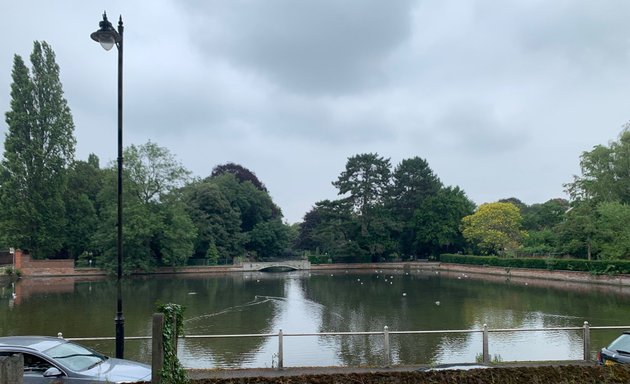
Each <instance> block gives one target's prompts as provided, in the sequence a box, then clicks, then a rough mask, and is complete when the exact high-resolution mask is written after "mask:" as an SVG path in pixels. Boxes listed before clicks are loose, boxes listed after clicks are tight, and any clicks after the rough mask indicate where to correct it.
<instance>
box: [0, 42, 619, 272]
mask: <svg viewBox="0 0 630 384" xmlns="http://www.w3.org/2000/svg"><path fill="white" fill-rule="evenodd" d="M30 61H31V68H29V67H27V65H26V64H25V62H24V60H23V59H22V58H21V57H20V56H19V55H15V56H14V63H13V71H12V84H11V104H10V110H9V111H8V112H6V123H7V127H8V131H7V133H6V137H5V141H4V153H3V158H2V161H1V163H0V246H2V247H5V248H8V247H18V248H21V249H23V250H26V251H28V252H29V253H31V255H33V257H35V258H73V259H75V260H77V262H78V263H79V264H85V265H89V264H92V263H96V264H98V265H100V266H102V267H103V268H113V265H114V262H115V259H116V257H115V253H116V202H117V199H116V193H117V190H116V168H115V166H114V164H109V165H108V166H105V167H101V165H100V164H99V159H98V157H97V156H96V155H93V154H92V155H90V156H89V157H88V159H87V160H86V161H83V160H77V159H75V157H74V156H75V146H76V139H75V138H74V122H73V119H72V114H71V112H70V108H69V106H68V105H67V102H66V100H65V98H64V96H63V89H62V84H61V81H60V78H59V67H58V65H57V64H56V62H55V55H54V52H53V50H52V48H51V47H50V46H49V45H48V44H47V43H45V42H41V43H40V42H35V43H34V47H33V52H32V54H31V56H30ZM124 159H125V163H124V166H125V167H124V173H123V177H124V179H123V183H124V189H123V191H124V199H123V201H124V207H123V211H124V226H123V237H124V242H123V243H124V253H125V258H124V269H125V271H130V270H132V269H138V268H140V269H145V270H146V269H151V268H153V267H156V266H162V265H169V266H177V265H184V264H186V263H187V262H189V261H190V260H191V259H193V260H203V261H204V262H205V263H207V264H217V263H222V262H225V263H229V262H232V261H233V260H234V259H235V258H248V259H252V260H264V259H271V258H286V257H293V256H301V257H304V256H308V257H310V258H311V260H313V261H315V262H365V261H370V262H379V261H389V260H408V259H415V258H425V257H436V256H438V255H440V254H442V253H474V254H498V255H504V256H511V255H516V254H523V253H524V254H530V255H531V254H545V255H571V256H574V257H580V258H588V259H591V258H604V259H605V258H617V259H623V258H628V257H629V256H630V230H629V229H627V228H628V227H627V225H626V223H628V222H630V208H629V206H628V204H630V192H629V191H630V131H629V129H628V127H627V126H626V127H624V130H623V131H622V133H621V135H620V137H619V140H618V141H614V142H611V143H610V144H609V145H608V146H596V147H594V148H593V150H592V151H589V152H584V153H583V155H582V157H581V162H580V165H581V168H582V175H580V176H575V177H574V180H573V182H571V183H568V184H566V186H565V187H566V189H567V192H568V193H569V196H570V201H569V200H565V199H551V200H549V201H547V202H545V203H542V204H534V205H529V206H528V205H526V204H524V203H522V202H521V201H520V200H518V199H516V198H508V199H504V200H501V201H498V202H493V203H487V204H482V205H480V206H478V207H477V206H476V205H475V204H474V203H473V202H472V201H471V200H470V199H469V198H468V197H467V196H466V194H465V192H464V191H463V190H462V189H460V188H459V187H457V186H445V185H444V184H443V183H442V182H441V181H440V179H439V177H438V176H437V175H436V174H435V173H434V172H433V171H432V170H431V168H430V167H429V164H428V162H427V161H426V160H425V159H423V158H421V157H413V158H410V159H404V160H402V161H401V162H400V163H399V164H396V165H395V166H394V165H392V164H391V161H390V159H388V158H384V157H382V156H380V155H378V154H377V153H364V154H357V155H354V156H351V157H349V158H348V160H347V163H346V166H345V169H344V171H343V172H341V174H340V175H339V176H338V177H337V179H336V180H334V181H332V184H333V186H335V188H337V190H338V196H339V198H338V199H336V200H323V201H319V202H316V203H314V205H313V207H312V209H310V210H309V211H308V212H307V213H306V214H305V215H304V218H303V221H302V222H301V223H298V224H293V225H289V224H288V223H285V222H283V220H282V219H283V216H282V211H281V209H280V208H279V207H278V206H277V205H276V204H275V203H274V202H273V200H272V198H271V196H270V195H269V192H268V191H267V188H266V187H265V185H264V183H263V182H262V181H260V180H259V179H258V178H257V177H256V175H255V173H254V172H252V171H251V170H249V169H247V168H245V167H243V166H241V165H239V164H234V163H227V164H221V165H217V166H215V167H214V168H212V170H211V171H210V172H209V173H210V174H209V175H208V176H207V177H205V178H199V177H196V178H193V177H191V174H190V172H189V171H188V170H187V169H185V168H184V167H183V166H182V165H181V163H179V162H178V161H177V159H176V157H175V156H174V155H173V154H171V153H170V152H169V151H168V150H167V149H166V148H163V147H160V146H159V145H158V144H156V143H153V142H148V143H145V144H143V145H138V146H136V145H130V146H128V147H126V148H125V149H124Z"/></svg>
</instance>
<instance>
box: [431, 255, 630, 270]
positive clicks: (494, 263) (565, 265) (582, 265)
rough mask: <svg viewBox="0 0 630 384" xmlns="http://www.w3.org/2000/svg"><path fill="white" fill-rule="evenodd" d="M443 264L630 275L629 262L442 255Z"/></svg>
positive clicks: (440, 259) (440, 258)
mask: <svg viewBox="0 0 630 384" xmlns="http://www.w3.org/2000/svg"><path fill="white" fill-rule="evenodd" d="M439 261H440V262H442V263H454V264H471V265H486V266H491V267H504V268H531V269H547V270H560V271H582V272H590V273H593V274H627V273H630V261H628V260H584V259H556V258H533V257H531V258H504V257H497V256H473V255H455V254H442V255H440V257H439Z"/></svg>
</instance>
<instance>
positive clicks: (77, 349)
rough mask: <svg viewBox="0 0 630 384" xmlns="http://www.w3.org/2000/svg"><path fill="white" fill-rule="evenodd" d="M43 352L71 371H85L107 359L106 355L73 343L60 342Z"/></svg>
mask: <svg viewBox="0 0 630 384" xmlns="http://www.w3.org/2000/svg"><path fill="white" fill-rule="evenodd" d="M44 353H45V354H46V355H48V356H50V357H51V358H52V359H54V360H55V361H57V362H58V363H59V364H61V365H63V366H65V367H67V368H68V369H71V370H73V371H85V370H86V369H90V368H92V367H94V366H96V365H98V364H100V363H102V362H103V361H105V360H107V357H105V356H103V355H101V354H99V353H96V352H94V351H92V350H90V349H87V348H85V347H83V346H80V345H78V344H74V343H63V344H60V345H58V346H56V347H53V348H50V349H49V350H47V351H44Z"/></svg>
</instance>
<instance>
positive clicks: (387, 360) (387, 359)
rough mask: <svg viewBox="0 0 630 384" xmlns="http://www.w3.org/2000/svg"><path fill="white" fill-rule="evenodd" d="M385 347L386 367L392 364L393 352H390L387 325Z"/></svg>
mask: <svg viewBox="0 0 630 384" xmlns="http://www.w3.org/2000/svg"><path fill="white" fill-rule="evenodd" d="M383 349H384V350H385V351H384V352H385V367H386V368H389V366H390V365H391V354H390V353H389V328H388V327H387V325H386V326H385V327H383Z"/></svg>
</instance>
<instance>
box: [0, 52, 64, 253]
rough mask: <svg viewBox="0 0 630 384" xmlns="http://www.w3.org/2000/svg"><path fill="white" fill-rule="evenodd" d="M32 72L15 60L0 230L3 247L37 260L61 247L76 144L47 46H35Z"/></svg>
mask: <svg viewBox="0 0 630 384" xmlns="http://www.w3.org/2000/svg"><path fill="white" fill-rule="evenodd" d="M30 59H31V64H32V71H30V72H29V69H28V68H27V67H26V65H25V64H24V61H23V60H22V58H21V57H20V56H18V55H15V57H14V60H13V72H12V79H13V82H12V84H11V109H10V111H8V112H7V113H6V122H7V125H8V132H7V135H6V139H5V142H4V159H3V161H2V167H1V172H0V178H1V179H0V185H1V187H0V229H1V231H0V232H1V233H2V234H3V236H4V237H5V242H6V243H9V244H11V245H13V246H15V247H19V248H22V249H27V250H29V251H30V252H31V253H32V254H33V255H34V256H35V257H49V256H55V255H56V253H58V252H59V250H60V249H61V248H62V246H63V239H64V238H65V234H64V230H65V226H66V216H65V207H64V201H63V196H64V192H65V189H66V182H67V174H66V173H67V169H68V167H69V166H70V164H71V163H72V161H73V158H74V151H75V138H74V136H73V132H74V123H73V121H72V115H71V113H70V108H69V107H68V105H67V102H66V100H65V98H64V96H63V89H62V85H61V81H60V79H59V66H58V65H57V63H56V62H55V54H54V52H53V50H52V48H51V47H50V46H49V45H48V44H47V43H46V42H42V43H40V42H37V41H35V42H34V44H33V52H32V54H31V56H30Z"/></svg>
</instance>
